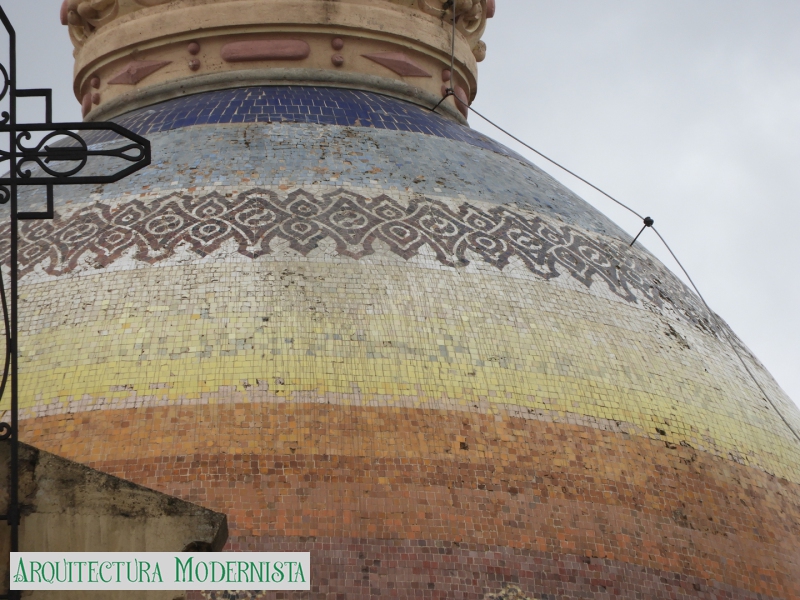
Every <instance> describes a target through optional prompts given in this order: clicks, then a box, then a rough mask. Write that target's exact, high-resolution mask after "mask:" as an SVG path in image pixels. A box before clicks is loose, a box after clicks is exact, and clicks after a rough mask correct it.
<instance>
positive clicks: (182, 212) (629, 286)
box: [0, 189, 711, 327]
mask: <svg viewBox="0 0 800 600" xmlns="http://www.w3.org/2000/svg"><path fill="white" fill-rule="evenodd" d="M20 236H21V237H20V247H19V248H20V249H19V256H20V275H21V276H25V275H26V274H27V273H30V272H31V271H33V270H34V269H36V267H37V266H40V265H41V266H43V268H44V270H45V272H46V273H48V274H49V275H53V276H62V275H66V274H69V273H71V272H72V271H73V270H75V269H76V268H77V267H78V265H79V263H81V262H82V260H83V259H84V258H85V257H84V255H87V254H88V255H90V256H91V259H92V260H93V261H94V264H95V265H96V266H97V267H98V268H102V267H106V266H109V265H110V264H112V263H113V262H114V261H116V260H117V259H119V258H120V257H121V256H122V255H123V254H124V253H126V252H128V251H129V250H131V249H133V255H134V257H135V258H136V259H137V260H140V261H144V262H147V263H150V264H154V263H156V262H159V261H162V260H165V259H168V258H170V257H172V256H173V255H174V253H175V252H176V249H177V248H178V247H179V246H181V245H184V244H185V245H187V246H188V247H190V248H191V250H192V251H193V252H195V253H196V254H197V255H198V256H201V257H202V256H207V255H210V254H213V253H214V252H215V251H217V250H218V249H219V248H220V246H221V245H222V244H224V243H225V242H228V241H229V240H233V241H235V243H236V244H237V245H238V252H239V253H240V254H241V255H242V256H246V257H248V258H258V257H260V256H263V255H265V254H270V252H271V248H270V245H271V243H272V242H273V241H274V240H275V239H276V238H280V239H283V240H286V241H288V242H289V244H290V246H291V248H292V249H294V250H296V251H297V252H299V253H300V254H302V255H304V256H305V255H307V254H308V253H309V252H310V251H312V250H314V249H316V248H317V247H318V245H319V244H320V242H321V241H322V240H325V239H331V240H333V242H334V243H335V245H336V252H337V253H338V254H339V255H341V256H347V257H350V258H353V259H361V258H363V257H365V256H369V255H371V254H373V243H374V242H375V241H376V240H381V241H382V242H384V243H385V244H386V245H387V246H388V247H389V249H390V250H391V251H392V252H394V253H395V254H397V255H398V256H400V257H402V258H404V259H410V258H412V257H414V256H416V255H418V253H419V250H420V248H421V247H422V246H424V245H427V246H428V247H429V248H430V249H431V250H432V251H433V252H434V253H435V255H436V258H437V260H438V261H439V262H440V263H441V264H442V265H445V266H448V267H456V266H466V265H468V264H469V263H470V259H469V258H468V256H472V257H476V258H477V259H479V260H482V261H484V262H485V263H487V264H490V265H492V266H493V267H495V268H497V269H500V270H502V269H503V268H504V267H506V266H507V265H508V264H509V261H510V260H511V259H512V258H518V259H519V260H521V261H522V263H523V264H524V265H525V267H526V268H527V269H528V270H529V271H530V272H531V273H533V274H535V275H537V276H538V277H541V278H542V279H552V278H554V277H558V276H559V274H560V273H566V274H568V275H569V276H571V277H573V278H574V279H576V280H577V281H579V282H580V283H581V284H583V285H584V286H585V287H586V288H589V287H591V285H592V283H593V281H597V280H601V281H603V282H604V283H605V284H606V285H607V286H608V287H609V289H610V290H611V291H612V293H614V294H615V295H617V296H618V297H620V298H621V299H623V300H626V301H628V302H636V301H637V298H644V299H646V300H648V301H650V302H652V303H654V304H656V305H657V306H660V305H661V304H662V303H663V298H669V300H670V302H672V303H674V304H676V305H679V306H680V307H681V309H682V310H683V312H684V314H688V315H691V316H692V317H693V320H695V321H696V320H697V319H703V320H704V322H705V324H706V326H709V327H710V326H711V324H710V319H709V318H708V316H707V315H706V314H704V313H705V311H698V309H697V307H696V301H695V299H694V298H693V297H692V295H691V293H690V292H689V291H688V290H686V289H685V288H684V287H683V286H682V285H681V284H680V283H679V282H677V281H676V280H671V281H669V284H667V285H665V284H664V283H662V282H661V281H660V280H659V279H658V277H657V276H656V275H655V273H654V272H653V269H652V265H648V264H646V263H645V261H644V260H642V258H640V257H639V256H637V254H636V253H635V252H633V251H631V250H630V249H625V248H624V247H623V246H622V245H621V244H618V243H614V242H613V241H610V240H598V239H592V237H590V236H588V235H586V234H584V233H581V232H580V231H578V230H576V229H574V228H572V227H569V226H567V225H560V224H557V223H552V222H550V221H548V220H544V219H542V218H541V217H539V216H534V215H527V216H526V215H523V214H522V213H521V212H520V211H514V210H512V209H511V208H509V207H506V206H498V207H492V208H488V210H482V209H481V208H478V207H477V206H475V205H472V204H470V203H463V204H461V206H459V207H458V209H457V210H453V209H451V208H450V207H449V206H448V205H447V204H445V203H444V202H441V201H439V200H431V199H426V198H422V199H418V200H411V201H410V202H409V203H408V204H407V206H403V205H402V204H400V203H399V202H397V201H395V200H393V199H392V198H391V197H390V196H388V195H386V194H381V195H379V196H377V197H375V198H370V197H366V196H363V195H360V194H357V193H355V192H352V191H348V190H344V189H338V190H335V191H332V192H328V193H324V194H321V195H318V196H315V195H313V194H311V193H309V192H306V191H304V190H302V189H299V190H295V191H293V192H291V193H289V194H287V195H286V196H285V197H283V198H281V197H279V196H278V194H276V193H275V192H274V191H269V190H259V189H254V190H250V191H247V192H244V193H241V194H239V195H238V196H236V197H235V198H234V197H227V196H225V195H222V194H220V193H217V192H213V193H211V194H207V195H204V196H200V197H197V196H194V195H189V194H177V193H173V194H170V195H167V196H164V197H161V198H157V199H155V200H147V201H146V202H145V201H141V200H133V201H130V202H125V203H121V204H117V205H114V206H113V207H112V206H109V205H106V204H95V205H90V206H88V207H86V208H82V209H80V210H78V211H77V212H75V213H73V214H72V215H70V217H69V218H66V219H60V218H56V219H55V220H54V221H52V222H49V221H29V222H25V223H24V224H23V225H22V227H21V232H20ZM8 239H9V236H8V226H7V225H6V226H4V227H0V240H3V241H2V242H0V261H2V262H4V263H5V262H6V261H7V260H8V256H9V254H8ZM657 284H660V286H661V288H662V289H659V287H658V285H657ZM667 291H668V293H667Z"/></svg>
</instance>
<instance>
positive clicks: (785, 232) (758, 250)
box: [0, 0, 800, 402]
mask: <svg viewBox="0 0 800 600" xmlns="http://www.w3.org/2000/svg"><path fill="white" fill-rule="evenodd" d="M497 3H498V9H497V16H496V17H495V19H494V20H493V21H491V22H490V26H489V29H488V31H487V34H486V36H485V38H484V39H485V40H486V42H487V44H488V48H489V50H488V56H487V59H486V61H484V62H483V63H481V65H480V84H479V85H480V89H479V93H478V99H477V100H476V103H475V108H476V109H477V110H479V111H480V112H482V113H484V114H485V115H487V116H488V117H489V118H492V119H494V120H496V121H497V122H498V123H499V124H500V125H502V126H504V127H505V128H507V129H509V130H511V131H512V132H513V133H514V134H515V135H517V136H519V137H521V138H522V139H524V140H526V141H527V142H528V143H530V144H531V145H533V146H534V147H536V148H538V149H539V150H541V151H543V152H544V153H545V154H549V155H551V156H552V157H553V158H555V159H556V160H558V161H560V162H562V163H564V164H565V165H567V166H568V167H569V168H571V169H572V170H574V171H576V172H578V173H580V174H581V175H582V176H584V177H586V178H587V179H589V180H590V181H592V182H593V183H595V184H596V185H598V186H599V187H601V188H603V189H605V190H606V191H608V192H609V193H611V194H612V195H614V196H616V197H618V198H619V199H621V200H622V201H624V202H626V203H628V204H630V205H631V206H632V207H633V208H635V209H636V210H637V211H639V212H640V213H643V214H647V215H650V216H652V217H653V218H654V219H655V220H656V227H658V228H659V231H660V232H661V233H662V235H664V236H665V237H666V238H667V240H668V241H669V242H670V244H671V245H672V247H673V250H674V251H675V252H676V253H677V254H678V257H679V258H680V259H681V261H682V262H683V264H684V265H685V266H686V267H687V269H688V270H689V273H690V274H691V275H692V278H693V279H694V281H695V283H697V284H698V286H699V287H700V290H701V292H702V293H703V294H704V295H705V297H706V299H707V300H708V302H709V304H710V305H711V307H712V308H713V309H714V310H715V311H717V312H718V313H719V314H720V315H722V317H723V318H724V319H726V320H727V321H728V323H730V325H731V326H732V327H733V329H734V331H736V332H737V333H738V335H739V336H740V337H741V338H742V339H743V340H744V341H745V343H746V344H747V345H748V346H749V347H750V348H751V349H752V350H753V351H754V352H755V353H756V355H757V356H758V357H759V358H760V359H761V361H762V362H764V364H766V366H767V368H768V369H770V371H771V372H772V374H773V375H774V376H775V378H776V379H777V380H778V382H779V383H780V384H781V386H782V387H783V388H784V389H785V390H786V391H787V392H788V394H789V395H790V396H791V397H792V398H793V399H794V400H795V402H800V366H799V365H800V342H799V341H798V340H800V317H799V316H798V308H800V278H798V276H799V275H800V247H799V246H798V238H800V234H798V231H800V176H798V170H800V169H798V165H800V35H798V30H800V2H798V1H797V0H787V1H778V0H758V1H756V0H669V1H667V0H659V1H656V0H636V1H634V0H614V1H605V0H549V1H541V0H497ZM0 4H2V6H3V8H4V9H5V10H6V12H7V13H8V15H9V17H10V18H11V19H12V21H13V22H14V24H15V26H16V29H17V33H18V37H19V40H18V54H19V59H18V65H19V70H20V72H21V73H20V76H19V79H20V81H19V85H20V87H52V88H53V90H54V100H55V111H54V116H55V118H56V119H59V120H79V118H80V110H79V106H78V103H77V101H76V100H75V98H74V96H73V94H72V90H71V79H72V78H71V75H72V46H71V44H70V42H69V38H68V35H67V32H66V30H65V28H63V27H61V25H60V24H59V20H58V9H59V7H60V5H61V0H0ZM34 108H35V110H34ZM31 109H32V110H31V111H30V112H29V113H26V114H23V117H24V118H26V119H34V118H38V117H39V116H40V110H41V107H39V106H36V107H31ZM471 122H472V125H473V127H475V128H477V129H479V130H481V131H483V132H485V133H488V134H489V135H491V136H492V137H494V138H496V139H498V140H500V141H502V142H504V143H508V145H509V146H511V147H512V148H514V149H515V150H518V151H520V153H522V154H523V155H526V156H529V157H530V158H531V159H532V160H533V161H534V162H536V163H537V164H539V165H540V166H542V167H544V168H545V169H547V170H548V171H550V172H551V173H553V174H554V175H555V176H556V177H557V178H558V179H560V180H561V181H563V182H565V183H566V184H567V185H568V186H569V187H571V188H572V189H574V190H575V191H577V192H578V193H579V194H581V195H583V197H584V198H586V199H587V200H589V201H590V202H592V203H593V204H594V205H596V206H597V207H599V208H600V209H601V210H602V211H603V212H605V213H606V214H608V215H609V216H610V217H611V218H612V219H614V220H615V221H617V222H618V223H619V224H620V225H621V226H622V227H624V228H625V229H627V230H628V231H630V232H632V233H635V232H636V231H638V229H639V228H640V226H641V223H640V222H638V220H637V219H636V218H635V217H632V216H630V215H629V214H627V213H624V212H623V211H621V210H619V209H617V208H616V207H615V206H614V205H613V204H612V203H611V202H610V201H608V200H605V199H603V198H602V197H601V196H599V195H598V194H596V193H594V192H592V191H591V190H589V189H588V188H586V187H585V186H583V185H582V184H580V183H579V182H576V181H574V180H572V178H571V177H569V176H568V175H565V174H564V173H561V172H559V171H558V169H555V168H552V167H550V166H549V165H548V164H546V163H545V162H543V161H542V160H541V159H538V158H537V157H535V156H534V155H532V154H531V153H529V152H527V151H525V150H524V149H522V148H520V147H518V146H517V145H516V144H515V143H514V142H511V141H510V140H508V139H507V138H505V137H504V136H503V135H502V134H500V133H498V132H496V131H495V130H493V129H492V128H491V127H489V126H487V125H485V124H484V123H482V122H481V120H480V119H479V118H477V117H475V116H473V117H472V119H471ZM643 243H644V244H645V245H646V246H647V247H648V248H649V249H650V250H652V251H653V252H654V253H655V254H656V255H658V256H659V257H660V258H661V259H662V260H663V261H664V262H665V263H666V264H667V265H669V266H670V267H671V268H673V270H676V268H675V267H674V263H673V262H672V261H671V260H670V259H669V256H668V255H667V253H666V252H665V251H664V250H663V248H662V247H661V246H660V244H659V243H658V242H657V240H656V238H655V236H654V235H653V233H652V232H650V231H648V232H646V233H645V235H644V238H643Z"/></svg>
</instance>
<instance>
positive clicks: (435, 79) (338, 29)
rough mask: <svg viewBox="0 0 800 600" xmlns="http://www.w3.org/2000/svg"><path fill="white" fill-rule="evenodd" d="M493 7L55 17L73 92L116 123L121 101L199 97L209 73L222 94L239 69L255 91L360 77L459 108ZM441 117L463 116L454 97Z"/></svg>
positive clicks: (284, 7) (222, 6)
mask: <svg viewBox="0 0 800 600" xmlns="http://www.w3.org/2000/svg"><path fill="white" fill-rule="evenodd" d="M454 5H455V7H454ZM494 5H495V0H339V1H338V2H335V3H332V2H327V1H325V0H64V4H63V6H62V9H61V19H62V22H63V23H64V24H65V25H67V26H68V28H69V32H70V37H71V39H72V41H73V43H74V45H75V58H76V64H75V80H74V89H75V94H76V97H77V98H78V99H79V100H80V101H81V103H82V105H83V111H84V116H85V118H87V119H89V120H91V119H93V118H96V117H99V115H100V114H102V115H103V118H108V117H109V116H113V115H110V114H109V113H110V112H113V113H116V114H119V111H122V110H124V109H125V107H126V98H130V99H131V100H132V101H133V100H134V99H136V103H137V104H139V105H141V102H142V98H143V97H144V96H147V94H148V93H149V92H148V90H150V89H155V88H158V90H159V94H160V95H161V96H163V94H164V90H169V89H174V90H175V95H182V94H186V93H191V92H193V91H199V90H195V87H196V86H195V83H196V82H199V81H201V80H202V81H203V82H204V83H203V85H204V86H206V87H207V85H208V81H209V80H210V79H209V76H212V75H213V76H214V77H213V80H214V81H219V82H220V85H221V86H226V85H232V84H235V81H236V80H237V79H239V78H240V77H239V75H238V72H240V71H243V70H245V69H246V70H247V72H248V78H249V79H250V80H252V77H253V74H254V73H258V72H261V73H263V80H264V82H265V84H266V83H267V82H270V81H273V80H275V78H276V77H275V76H276V73H282V74H285V73H286V72H287V70H293V69H294V70H297V73H298V76H297V77H293V78H292V79H294V80H295V81H297V82H298V83H299V84H300V85H302V84H303V77H302V76H301V75H302V74H303V73H310V74H313V75H314V76H313V77H311V79H310V80H309V81H308V82H307V84H308V85H315V84H318V82H319V81H326V80H337V81H344V82H346V83H347V87H355V88H357V87H359V81H360V80H361V79H363V80H364V89H370V90H373V91H375V90H376V89H377V90H379V91H380V90H381V88H382V87H385V91H386V93H388V94H389V95H396V90H398V89H406V88H409V89H415V90H417V91H416V92H413V93H412V94H410V95H411V96H414V97H432V98H435V97H438V98H441V97H442V95H443V93H444V90H445V89H446V88H448V87H451V85H452V87H453V89H454V90H455V91H456V94H457V95H458V97H459V98H461V99H462V100H463V101H465V102H467V103H469V102H471V101H472V99H473V98H474V97H475V94H476V91H477V64H476V63H477V62H478V61H480V60H482V59H483V58H484V56H485V53H486V46H485V44H484V43H483V42H482V41H481V36H482V35H483V32H484V30H485V28H486V20H487V19H488V18H490V17H491V16H492V15H493V13H494ZM454 8H455V10H456V28H457V36H456V52H455V61H454V73H453V74H452V75H451V73H450V47H451V41H452V40H451V36H452V26H451V23H452V18H453V12H452V11H453V9H454ZM301 50H302V51H301ZM326 72H330V73H331V76H328V75H325V73H326ZM281 77H284V75H281ZM228 80H230V81H228ZM381 80H383V81H385V82H386V85H385V86H382V85H381V84H380V83H379V82H380V81H381ZM367 82H368V84H367ZM376 82H378V83H376ZM398 84H401V85H398ZM112 106H113V109H112ZM443 107H444V109H445V111H446V112H450V113H451V114H452V113H453V111H454V110H455V109H458V110H459V111H460V112H462V113H464V114H466V107H465V106H464V105H463V103H461V102H456V101H455V100H453V99H452V98H448V99H447V100H446V101H445V102H444V103H443ZM448 107H449V108H448Z"/></svg>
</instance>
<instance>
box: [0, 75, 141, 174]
mask: <svg viewBox="0 0 800 600" xmlns="http://www.w3.org/2000/svg"><path fill="white" fill-rule="evenodd" d="M48 91H49V90H48ZM3 131H5V132H10V133H12V135H13V140H12V143H13V144H14V146H15V147H14V148H13V149H12V150H9V151H6V150H0V165H2V163H3V162H5V161H11V162H13V163H14V164H11V165H9V167H8V168H9V172H8V173H7V174H6V175H5V176H3V177H0V185H48V186H49V185H81V184H87V183H94V184H100V183H113V182H115V181H119V180H120V179H123V178H125V177H127V176H128V175H130V174H132V173H134V172H136V171H138V170H140V169H142V168H144V167H146V166H147V165H149V164H150V160H151V156H150V142H149V141H148V140H147V139H145V138H143V137H141V136H139V135H137V134H135V133H133V132H132V131H129V130H128V129H126V128H124V127H122V126H121V125H118V124H116V123H110V122H104V123H92V122H86V123H33V124H17V125H16V126H14V128H13V130H12V128H11V127H10V126H9V125H0V132H3ZM77 131H101V132H113V133H115V134H117V136H118V138H117V139H119V138H122V139H121V140H120V141H121V142H122V143H120V144H118V145H115V146H113V147H107V146H108V144H109V143H108V142H106V143H103V144H94V145H90V144H87V142H86V140H84V138H83V137H82V136H80V135H79V134H78V133H76V132H77ZM32 133H44V136H43V137H42V138H41V140H40V141H39V142H38V143H35V144H33V143H27V142H28V140H30V139H31V138H32V135H31V134H32ZM54 142H55V143H54ZM93 157H106V158H113V159H117V160H118V161H121V162H122V163H123V165H125V166H123V167H122V168H120V169H118V170H116V171H113V172H110V173H103V174H91V175H81V172H82V171H83V170H84V169H85V167H86V166H87V164H89V162H90V159H91V158H93ZM126 163H127V164H126ZM37 167H38V168H37Z"/></svg>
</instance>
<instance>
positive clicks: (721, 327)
mask: <svg viewBox="0 0 800 600" xmlns="http://www.w3.org/2000/svg"><path fill="white" fill-rule="evenodd" d="M453 97H454V98H455V99H456V101H457V102H461V104H463V105H464V106H466V107H467V108H468V109H469V110H471V111H472V112H474V113H475V114H476V115H478V116H479V117H480V118H481V119H483V120H484V121H486V122H487V123H489V125H492V126H493V127H495V128H497V129H499V130H500V131H502V132H503V133H505V134H506V135H507V136H508V137H510V138H511V139H513V140H515V141H517V142H519V143H520V144H522V145H523V146H525V147H526V148H527V149H528V150H531V151H532V152H535V153H536V154H538V155H539V156H541V157H542V158H544V159H545V160H547V161H548V162H550V163H552V164H554V165H555V166H557V167H558V168H559V169H562V170H563V171H566V172H567V173H569V174H570V175H572V176H573V177H575V178H576V179H578V180H580V181H582V182H583V183H585V184H586V185H588V186H589V187H591V188H592V189H594V190H597V191H598V192H600V193H601V194H603V196H605V197H606V198H608V199H610V200H613V201H614V202H616V203H617V204H619V205H620V206H621V207H622V208H624V209H625V210H627V211H629V212H631V213H632V214H634V215H636V216H637V217H639V218H640V219H642V221H644V223H645V227H643V228H642V231H644V229H645V228H647V227H651V228H652V229H653V231H655V233H656V235H657V236H658V239H659V240H661V243H662V244H664V247H665V248H666V249H667V251H668V252H669V253H670V255H671V256H672V258H673V259H674V260H675V262H676V263H677V264H678V266H679V267H680V269H681V271H683V274H684V275H686V279H688V280H689V283H690V284H691V285H692V289H694V291H695V293H696V294H697V296H698V297H699V298H700V300H701V301H702V303H703V306H705V308H706V310H707V311H708V313H709V315H711V318H712V319H713V320H714V322H715V323H716V325H717V327H718V328H719V330H720V331H721V332H722V336H723V338H724V339H725V341H727V342H728V345H729V346H730V347H731V349H732V350H733V352H734V354H736V357H737V358H738V359H739V362H740V363H742V366H743V367H744V370H745V371H746V372H747V374H748V375H749V376H750V379H752V380H753V383H755V384H756V387H757V388H758V389H759V391H760V392H761V394H762V395H763V396H764V398H765V399H766V400H767V402H769V404H770V406H772V408H773V410H774V411H775V412H776V413H778V416H779V417H780V418H781V421H783V423H784V424H785V425H786V427H788V428H789V431H791V432H792V434H794V437H795V438H796V439H797V441H798V442H800V434H798V433H797V431H795V429H794V427H792V426H791V425H790V424H789V421H787V420H786V417H784V416H783V413H781V411H780V409H779V408H778V407H777V406H776V405H775V403H774V402H773V401H772V399H771V398H770V396H769V395H768V394H767V393H766V391H764V388H763V387H762V386H761V384H760V383H759V382H758V380H757V379H756V377H755V375H754V374H753V372H752V371H751V370H750V368H749V367H748V366H747V363H746V362H745V360H744V358H742V355H741V354H740V353H739V350H738V349H737V348H736V345H735V344H734V343H733V340H732V339H731V338H730V336H729V335H728V331H727V328H726V327H725V326H724V325H723V324H722V322H721V319H720V318H719V317H718V316H717V314H716V313H715V312H714V311H713V310H711V307H710V306H709V305H708V302H706V299H705V298H704V297H703V294H701V293H700V290H699V289H698V287H697V286H696V285H695V283H694V280H692V278H691V276H690V275H689V272H688V271H687V270H686V269H685V268H684V266H683V264H682V263H681V261H679V260H678V257H677V256H675V253H674V252H673V251H672V248H670V246H669V244H667V241H666V240H665V239H664V238H663V237H662V236H661V234H660V233H659V232H658V230H657V229H656V228H655V227H653V224H652V219H650V217H646V218H645V217H642V215H640V214H639V213H638V212H636V211H635V210H633V209H632V208H631V207H630V206H628V205H627V204H624V203H623V202H620V201H619V200H617V199H616V198H614V197H613V196H612V195H610V194H608V193H606V192H604V191H603V190H601V189H600V188H599V187H597V186H596V185H594V184H592V183H590V182H588V181H586V180H585V179H584V178H583V177H581V176H580V175H577V174H576V173H574V172H572V171H570V170H569V169H567V168H566V167H565V166H563V165H562V164H560V163H557V162H556V161H554V160H553V159H552V158H550V157H549V156H546V155H544V154H542V153H541V152H539V151H538V150H537V149H536V148H533V147H532V146H529V145H528V144H526V143H525V142H523V141H522V140H521V139H519V138H518V137H517V136H515V135H512V134H511V133H509V132H508V131H506V130H505V129H503V128H502V127H500V126H499V125H498V124H497V123H495V122H494V121H492V120H490V119H488V118H487V117H485V116H483V115H482V114H481V113H479V112H478V111H477V110H475V109H474V108H471V107H470V106H469V105H468V104H467V103H466V102H464V101H463V100H461V98H459V97H458V96H456V95H453ZM648 220H649V221H650V223H649V224H648ZM639 234H640V235H641V231H640V232H639ZM636 238H637V239H638V238H639V236H638V235H637V236H636ZM634 241H636V240H634ZM631 245H633V244H631Z"/></svg>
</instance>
